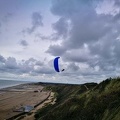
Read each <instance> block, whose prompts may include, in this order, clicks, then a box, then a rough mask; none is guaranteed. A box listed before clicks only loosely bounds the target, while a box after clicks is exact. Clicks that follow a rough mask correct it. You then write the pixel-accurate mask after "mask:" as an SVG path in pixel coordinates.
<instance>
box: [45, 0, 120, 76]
mask: <svg viewBox="0 0 120 120" xmlns="http://www.w3.org/2000/svg"><path fill="white" fill-rule="evenodd" d="M102 2H104V1H97V2H95V1H84V0H74V1H73V0H70V1H67V0H60V1H56V0H53V2H52V7H51V12H52V13H53V14H54V15H56V16H58V17H59V19H58V21H57V22H56V23H54V24H53V25H54V27H53V28H54V30H55V31H56V33H57V35H58V36H65V37H62V42H61V43H60V44H59V45H50V46H49V48H48V50H47V52H48V53H49V54H51V55H53V56H61V57H62V58H63V59H64V60H65V61H67V62H72V64H76V63H77V65H78V66H80V65H81V64H83V66H84V64H86V65H88V66H89V67H88V68H87V69H86V73H85V72H83V73H82V71H79V74H80V73H82V74H83V76H84V75H87V74H88V76H90V75H92V74H93V73H95V74H96V76H97V75H106V76H107V75H108V73H109V75H110V73H111V75H113V74H112V73H114V75H115V74H116V73H117V71H119V67H120V64H119V63H120V62H119V59H120V54H119V51H120V47H119V46H120V34H119V32H120V30H119V27H120V21H119V16H120V12H118V6H117V7H116V6H114V5H116V2H115V1H114V2H113V3H114V4H113V3H111V4H110V5H112V7H111V8H110V7H109V4H108V6H107V7H106V12H105V13H104V11H102V10H103V8H104V7H105V5H104V4H101V3H102ZM109 2H112V1H109ZM107 3H108V2H107ZM99 5H102V6H101V7H100V9H99V10H100V11H101V12H100V13H97V8H96V7H98V6H99ZM107 8H109V9H108V11H107ZM113 8H114V10H115V11H116V12H114V14H113V13H110V12H111V11H112V9H113ZM66 21H69V23H70V24H67V23H66ZM63 24H65V25H64V27H63ZM68 68H69V67H68ZM88 69H91V70H93V72H90V71H89V70H88ZM82 70H83V69H82ZM98 72H99V73H100V74H98ZM115 72H116V73H115Z"/></svg>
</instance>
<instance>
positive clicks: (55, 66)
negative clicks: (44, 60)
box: [54, 57, 65, 72]
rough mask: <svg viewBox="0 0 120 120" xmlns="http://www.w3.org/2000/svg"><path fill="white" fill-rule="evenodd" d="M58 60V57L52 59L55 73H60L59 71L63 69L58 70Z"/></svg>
mask: <svg viewBox="0 0 120 120" xmlns="http://www.w3.org/2000/svg"><path fill="white" fill-rule="evenodd" d="M59 58H60V57H56V58H55V59H54V69H55V71H57V72H60V71H62V72H63V71H64V70H65V69H62V70H60V69H59Z"/></svg>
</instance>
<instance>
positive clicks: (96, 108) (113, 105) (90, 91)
mask: <svg viewBox="0 0 120 120" xmlns="http://www.w3.org/2000/svg"><path fill="white" fill-rule="evenodd" d="M46 89H49V90H52V91H53V92H55V98H56V103H55V104H54V105H51V104H49V105H47V106H45V107H44V108H42V109H40V110H38V111H37V112H36V114H35V118H36V120H119V119H120V78H119V77H118V78H109V79H106V80H104V81H102V82H101V83H99V84H97V83H86V84H82V85H64V84H58V85H54V84H53V85H47V87H46Z"/></svg>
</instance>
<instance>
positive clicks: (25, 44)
mask: <svg viewBox="0 0 120 120" xmlns="http://www.w3.org/2000/svg"><path fill="white" fill-rule="evenodd" d="M20 45H22V46H28V43H27V41H26V40H21V41H20Z"/></svg>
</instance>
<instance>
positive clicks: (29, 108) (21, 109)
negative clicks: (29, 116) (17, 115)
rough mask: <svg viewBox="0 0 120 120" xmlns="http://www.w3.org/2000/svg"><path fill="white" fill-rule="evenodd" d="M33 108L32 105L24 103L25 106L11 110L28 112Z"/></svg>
mask: <svg viewBox="0 0 120 120" xmlns="http://www.w3.org/2000/svg"><path fill="white" fill-rule="evenodd" d="M33 109H34V107H33V106H30V105H25V106H22V107H20V108H18V109H15V110H13V111H14V112H30V111H31V110H33Z"/></svg>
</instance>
